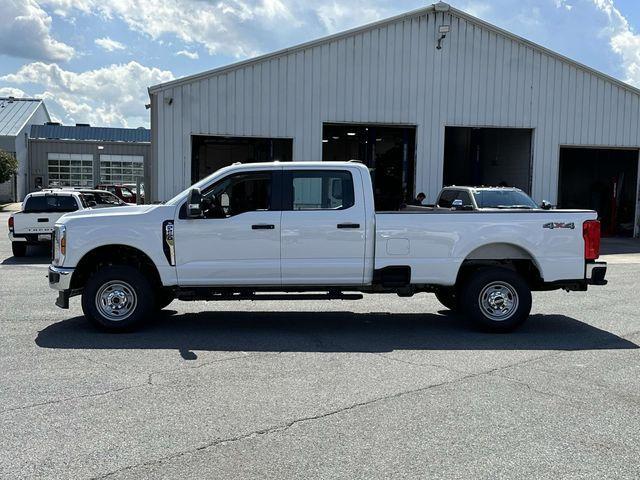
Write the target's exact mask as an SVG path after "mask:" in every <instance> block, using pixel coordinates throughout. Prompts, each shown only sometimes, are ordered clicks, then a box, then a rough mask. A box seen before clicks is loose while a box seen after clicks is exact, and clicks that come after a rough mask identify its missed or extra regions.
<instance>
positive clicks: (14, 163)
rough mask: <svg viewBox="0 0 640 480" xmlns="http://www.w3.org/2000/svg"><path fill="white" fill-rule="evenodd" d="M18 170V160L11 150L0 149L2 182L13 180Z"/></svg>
mask: <svg viewBox="0 0 640 480" xmlns="http://www.w3.org/2000/svg"><path fill="white" fill-rule="evenodd" d="M17 171H18V160H17V159H16V157H14V156H13V155H11V154H10V153H9V152H5V151H4V150H0V183H4V182H6V181H8V180H11V177H13V175H14V174H15V173H16V172H17Z"/></svg>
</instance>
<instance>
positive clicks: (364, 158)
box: [322, 123, 416, 211]
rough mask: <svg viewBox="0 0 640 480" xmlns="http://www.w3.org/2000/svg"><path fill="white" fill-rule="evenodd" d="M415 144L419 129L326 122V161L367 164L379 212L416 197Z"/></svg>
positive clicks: (392, 208) (393, 208) (323, 139)
mask: <svg viewBox="0 0 640 480" xmlns="http://www.w3.org/2000/svg"><path fill="white" fill-rule="evenodd" d="M415 144H416V129H415V127H390V126H382V125H362V124H358V125H345V124H328V123H325V124H324V125H323V130H322V160H323V161H349V160H358V161H360V162H362V163H364V164H365V165H366V166H367V167H369V170H370V172H371V179H372V181H373V190H374V198H375V206H376V210H377V211H385V210H398V209H399V208H400V206H401V205H402V204H406V203H409V202H410V201H411V200H412V199H413V197H414V195H415V193H414V188H415V186H414V184H415V175H414V172H415Z"/></svg>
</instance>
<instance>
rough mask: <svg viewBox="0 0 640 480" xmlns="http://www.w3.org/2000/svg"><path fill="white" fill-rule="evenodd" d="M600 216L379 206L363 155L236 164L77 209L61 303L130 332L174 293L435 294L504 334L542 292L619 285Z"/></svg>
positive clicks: (66, 246)
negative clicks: (150, 196) (151, 195)
mask: <svg viewBox="0 0 640 480" xmlns="http://www.w3.org/2000/svg"><path fill="white" fill-rule="evenodd" d="M599 228H600V227H599V223H598V221H597V220H596V213H595V212H593V211H578V210H553V211H545V210H531V211H523V210H508V209H504V210H499V211H491V212H483V211H464V210H460V211H455V210H444V209H433V210H430V209H420V211H400V212H376V211H375V205H374V196H373V190H372V184H371V177H370V175H369V171H368V169H367V168H366V167H365V166H364V165H362V164H360V163H355V162H296V163H277V162H275V163H259V164H245V165H242V164H235V165H232V166H229V167H225V168H223V169H221V170H218V171H217V172H215V173H214V174H212V175H210V176H209V177H207V178H205V179H204V180H202V181H200V182H198V183H196V184H195V185H194V186H193V187H192V188H190V189H188V190H186V191H184V192H182V193H180V194H178V195H177V196H176V197H174V198H173V199H171V200H169V201H168V202H166V203H165V204H162V205H145V206H135V207H134V206H131V207H128V206H127V207H120V208H118V209H108V210H103V211H99V210H98V211H91V212H88V211H78V212H74V213H70V214H67V215H65V216H64V217H62V218H61V219H60V221H59V222H58V223H57V224H56V228H55V233H54V259H53V263H52V265H51V266H50V267H49V283H50V286H51V287H52V288H54V289H56V290H58V291H59V296H58V300H57V301H56V304H57V305H58V306H60V307H62V308H68V305H69V298H70V297H72V296H75V295H81V296H82V308H83V311H84V313H85V316H86V318H87V319H88V320H89V321H91V322H92V323H94V324H95V325H97V326H98V327H101V328H103V329H106V330H109V331H124V330H131V329H133V328H135V327H137V326H139V325H140V324H141V323H142V322H143V321H144V320H147V319H151V318H152V317H153V315H154V312H155V311H157V310H159V309H161V308H163V307H164V306H166V305H168V304H169V303H170V302H171V301H172V300H173V299H174V298H176V297H177V298H179V299H181V300H202V299H205V300H228V299H254V300H258V299H260V298H261V297H264V296H265V293H269V292H274V291H277V292H324V293H325V294H326V295H325V298H327V299H330V298H344V292H356V293H394V294H398V295H401V296H411V295H414V294H416V293H420V292H432V293H435V294H436V295H437V297H438V299H439V300H440V301H441V302H442V303H443V304H444V305H445V306H446V307H448V308H450V309H452V310H460V311H462V312H463V313H464V314H466V315H467V316H469V317H471V318H473V319H474V320H475V321H476V322H477V324H478V325H479V326H481V327H483V328H485V329H487V330H491V331H508V330H511V329H513V328H515V327H517V326H518V325H520V324H521V323H522V322H523V321H524V320H525V319H526V318H527V317H528V315H529V311H530V309H531V291H532V290H552V289H560V288H562V289H565V290H567V291H569V290H578V291H584V290H586V289H587V286H588V285H589V284H591V285H604V284H606V280H605V279H604V277H605V272H606V264H605V263H604V262H596V259H597V258H598V255H599V244H600V233H599Z"/></svg>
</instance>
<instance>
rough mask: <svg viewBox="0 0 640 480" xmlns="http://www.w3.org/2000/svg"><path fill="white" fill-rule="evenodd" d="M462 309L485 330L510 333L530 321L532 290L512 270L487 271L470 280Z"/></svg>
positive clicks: (462, 299)
mask: <svg viewBox="0 0 640 480" xmlns="http://www.w3.org/2000/svg"><path fill="white" fill-rule="evenodd" d="M460 306H461V307H462V309H463V310H464V313H465V314H466V315H467V316H468V317H469V318H470V319H471V320H473V321H474V323H475V324H476V325H478V326H479V327H480V328H481V329H482V330H485V331H489V332H496V333H500V332H510V331H512V330H514V329H515V328H517V327H518V326H520V325H521V324H522V323H523V322H524V321H525V320H526V319H527V318H528V317H529V312H530V311H531V289H530V288H529V285H527V282H526V281H525V280H524V279H523V278H522V277H521V276H520V275H518V274H517V273H516V272H514V271H513V270H508V269H506V268H486V269H482V270H478V271H477V272H475V273H473V274H472V275H471V277H469V278H468V279H467V281H466V282H465V284H464V286H463V287H462V290H461V295H460ZM491 312H493V314H491Z"/></svg>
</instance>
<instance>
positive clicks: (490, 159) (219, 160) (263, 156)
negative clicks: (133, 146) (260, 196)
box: [145, 3, 640, 235]
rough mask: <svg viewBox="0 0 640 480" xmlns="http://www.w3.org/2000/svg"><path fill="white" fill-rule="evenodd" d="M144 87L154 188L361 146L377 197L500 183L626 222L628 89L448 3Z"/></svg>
mask: <svg viewBox="0 0 640 480" xmlns="http://www.w3.org/2000/svg"><path fill="white" fill-rule="evenodd" d="M149 93H150V97H151V129H152V161H151V162H150V163H149V165H148V168H147V171H146V173H145V176H146V185H147V194H148V195H149V194H150V195H151V198H152V199H159V200H164V199H167V198H169V197H171V196H173V195H174V194H176V193H178V192H179V191H181V190H183V189H184V188H186V187H187V186H188V185H190V184H191V183H192V181H194V180H197V179H198V178H201V177H203V176H205V175H207V174H209V173H211V172H212V171H214V170H215V169H217V168H219V167H221V166H223V165H225V164H228V163H231V162H234V161H262V160H264V161H268V160H282V161H289V160H292V161H305V160H318V159H322V160H349V159H359V160H362V161H364V162H365V163H367V165H368V166H369V167H370V168H371V170H372V174H373V176H374V185H375V188H376V204H377V206H378V202H379V204H380V207H381V208H390V207H393V206H394V205H396V204H398V203H401V202H404V201H407V200H408V199H410V198H411V197H412V196H413V195H415V194H416V193H417V192H420V191H424V192H425V193H426V194H427V200H428V201H433V200H434V198H435V196H436V194H437V192H438V191H439V190H440V188H441V187H442V186H443V185H444V184H509V185H516V186H519V187H521V188H523V189H525V190H527V191H529V192H530V193H531V194H532V196H533V197H534V198H535V199H536V200H538V201H541V200H543V199H546V200H549V201H551V202H552V203H558V204H559V205H560V206H563V207H587V208H596V209H598V211H599V212H600V214H601V216H602V217H603V220H604V225H603V226H604V230H605V233H607V232H608V233H610V234H623V235H630V234H631V233H633V232H634V230H635V233H636V234H637V233H638V161H639V155H638V153H639V148H640V133H639V132H640V129H639V127H640V90H638V89H635V88H633V87H631V86H629V85H627V84H625V83H623V82H621V81H619V80H616V79H614V78H612V77H609V76H607V75H605V74H602V73H599V72H597V71H595V70H593V69H590V68H588V67H586V66H584V65H581V64H579V63H577V62H574V61H572V60H570V59H568V58H565V57H563V56H561V55H559V54H557V53H554V52H552V51H550V50H548V49H545V48H543V47H541V46H539V45H536V44H533V43H532V42H529V41H527V40H525V39H523V38H520V37H517V36H515V35H513V34H511V33H509V32H506V31H504V30H502V29H499V28H497V27H495V26H493V25H490V24H488V23H486V22H484V21H482V20H479V19H477V18H475V17H472V16H470V15H468V14H466V13H464V12H462V11H460V10H456V9H454V8H451V7H449V5H447V4H443V3H439V4H436V5H432V6H429V7H426V8H423V9H420V10H417V11H413V12H409V13H407V14H404V15H400V16H397V17H393V18H390V19H387V20H383V21H379V22H376V23H373V24H370V25H366V26H363V27H360V28H356V29H353V30H349V31H347V32H343V33H339V34H336V35H332V36H329V37H326V38H322V39H319V40H316V41H312V42H309V43H305V44H303V45H299V46H296V47H292V48H288V49H285V50H282V51H278V52H275V53H272V54H268V55H264V56H261V57H258V58H254V59H250V60H247V61H243V62H239V63H236V64H233V65H230V66H227V67H222V68H218V69H215V70H211V71H208V72H204V73H201V74H197V75H193V76H190V77H186V78H182V79H178V80H175V81H172V82H168V83H164V84H161V85H157V86H153V87H151V88H150V89H149Z"/></svg>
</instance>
